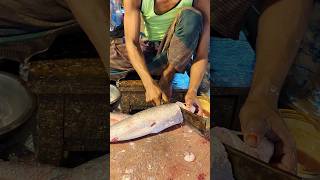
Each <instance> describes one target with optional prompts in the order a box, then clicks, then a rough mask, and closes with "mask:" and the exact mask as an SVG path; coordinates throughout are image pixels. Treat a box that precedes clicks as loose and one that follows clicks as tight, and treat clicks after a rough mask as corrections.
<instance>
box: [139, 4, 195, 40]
mask: <svg viewBox="0 0 320 180" xmlns="http://www.w3.org/2000/svg"><path fill="white" fill-rule="evenodd" d="M141 1H142V4H141V12H142V17H143V20H144V27H145V28H144V33H145V35H146V37H147V39H148V40H149V41H161V40H162V39H163V38H164V36H165V34H166V32H167V30H168V28H169V27H170V25H171V24H172V22H173V21H174V19H175V17H176V16H177V14H178V12H179V10H180V9H181V8H183V7H192V3H193V0H180V2H179V3H178V4H177V5H176V6H175V7H174V8H172V9H171V10H169V11H167V12H166V13H164V14H161V15H157V14H156V13H155V12H154V4H155V0H141Z"/></svg>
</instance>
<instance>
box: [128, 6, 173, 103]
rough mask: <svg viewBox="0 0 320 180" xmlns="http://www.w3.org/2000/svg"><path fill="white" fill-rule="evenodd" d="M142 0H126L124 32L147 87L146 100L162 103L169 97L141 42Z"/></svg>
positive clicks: (131, 54)
mask: <svg viewBox="0 0 320 180" xmlns="http://www.w3.org/2000/svg"><path fill="white" fill-rule="evenodd" d="M140 3H141V1H140V0H125V1H124V8H125V17H124V32H125V38H126V48H127V51H128V55H129V59H130V62H131V64H132V66H133V68H134V69H135V70H136V72H137V73H138V74H139V76H140V78H141V80H142V83H143V85H144V87H145V89H146V101H147V102H154V104H156V105H160V103H161V99H163V100H165V101H167V100H168V98H167V97H166V95H165V94H164V93H163V92H162V90H161V89H160V88H159V86H158V85H157V83H155V82H154V80H153V79H152V77H151V75H150V72H149V70H148V67H147V65H146V62H145V59H144V57H143V54H142V50H141V48H140V44H139V36H140V20H141V19H140V9H139V8H140Z"/></svg>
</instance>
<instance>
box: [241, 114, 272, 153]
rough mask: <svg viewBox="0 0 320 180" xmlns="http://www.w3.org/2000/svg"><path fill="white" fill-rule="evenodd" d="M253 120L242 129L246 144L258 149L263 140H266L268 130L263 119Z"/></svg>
mask: <svg viewBox="0 0 320 180" xmlns="http://www.w3.org/2000/svg"><path fill="white" fill-rule="evenodd" d="M251 118H252V119H251V120H250V121H247V123H246V125H244V126H243V127H242V132H243V135H244V142H245V143H246V144H248V145H249V146H251V147H257V146H258V145H259V143H260V142H261V139H262V138H264V135H265V134H266V132H267V130H268V128H267V124H266V122H265V121H264V120H263V119H258V118H253V117H251ZM259 121H261V122H259Z"/></svg>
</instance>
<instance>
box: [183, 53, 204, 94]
mask: <svg viewBox="0 0 320 180" xmlns="http://www.w3.org/2000/svg"><path fill="white" fill-rule="evenodd" d="M207 64H208V60H207V59H200V60H197V61H196V62H195V63H193V65H192V66H191V72H190V84H189V90H188V92H189V93H197V91H198V89H199V86H200V84H201V81H202V79H203V75H204V73H205V72H206V70H207Z"/></svg>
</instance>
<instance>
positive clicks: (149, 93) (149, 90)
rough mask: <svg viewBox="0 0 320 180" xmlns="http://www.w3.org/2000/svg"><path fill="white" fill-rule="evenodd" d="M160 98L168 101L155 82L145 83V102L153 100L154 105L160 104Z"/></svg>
mask: <svg viewBox="0 0 320 180" xmlns="http://www.w3.org/2000/svg"><path fill="white" fill-rule="evenodd" d="M161 100H163V101H165V102H168V97H167V96H166V94H165V93H164V92H163V91H162V90H161V89H160V87H159V86H158V84H157V83H155V82H153V83H150V84H148V85H146V102H153V103H154V104H155V105H156V106H159V105H161Z"/></svg>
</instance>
